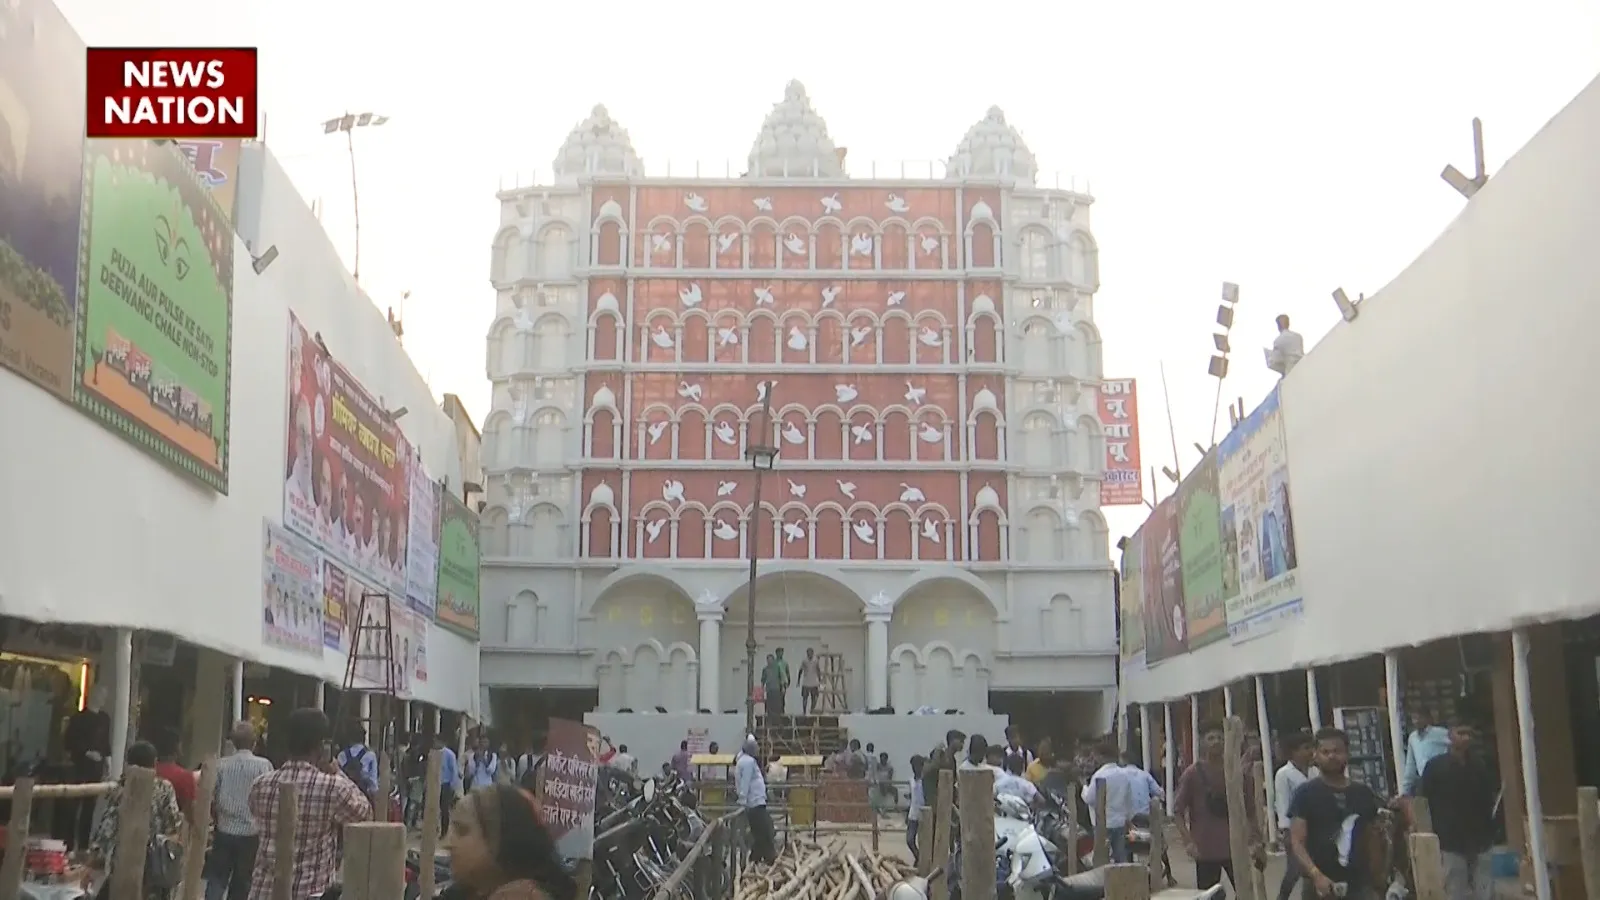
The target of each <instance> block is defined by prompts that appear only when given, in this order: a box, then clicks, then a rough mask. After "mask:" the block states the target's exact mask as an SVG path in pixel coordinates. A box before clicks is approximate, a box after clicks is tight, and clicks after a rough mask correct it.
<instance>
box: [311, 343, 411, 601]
mask: <svg viewBox="0 0 1600 900" xmlns="http://www.w3.org/2000/svg"><path fill="white" fill-rule="evenodd" d="M288 381H289V388H288V393H289V428H288V447H287V450H286V455H285V464H284V472H285V478H284V482H283V524H284V526H285V527H287V528H288V529H289V530H290V531H293V532H294V533H296V534H298V535H300V536H302V537H304V538H306V539H307V540H309V541H311V542H312V543H313V544H315V545H316V546H317V547H319V548H320V549H321V550H322V551H323V552H324V553H327V554H328V555H329V556H331V557H333V558H334V559H336V560H338V561H339V562H340V563H342V564H343V566H344V568H345V569H346V570H347V571H349V572H353V573H355V574H357V575H359V576H361V577H362V578H365V579H367V580H368V581H370V582H372V583H373V584H376V585H379V586H381V587H382V588H383V589H384V590H387V591H391V592H393V593H394V594H395V595H396V596H404V595H405V588H406V562H405V560H406V546H407V543H408V542H409V538H408V533H409V532H410V530H411V483H410V468H411V466H410V462H409V460H410V458H411V448H410V444H409V443H408V442H407V441H406V439H405V436H404V435H403V434H401V432H400V428H399V426H397V425H396V424H395V421H394V418H393V417H392V416H390V415H389V412H388V410H386V409H385V408H384V407H383V405H382V404H381V403H379V402H378V400H377V398H375V397H373V396H372V395H371V394H370V393H368V391H367V390H366V388H364V387H362V386H361V383H360V382H359V381H357V380H356V379H355V377H354V376H353V375H351V374H350V372H349V371H348V370H347V369H345V367H344V366H342V365H340V364H339V363H338V361H337V360H335V359H334V358H333V357H332V356H331V355H330V354H329V352H328V349H327V347H325V346H324V345H323V344H322V343H321V342H320V341H319V340H318V339H317V338H316V337H314V336H313V335H312V334H311V333H310V332H309V331H308V330H307V329H306V327H305V326H304V325H302V324H301V322H300V320H299V319H298V318H296V317H295V315H294V314H293V313H290V315H289V379H288Z"/></svg>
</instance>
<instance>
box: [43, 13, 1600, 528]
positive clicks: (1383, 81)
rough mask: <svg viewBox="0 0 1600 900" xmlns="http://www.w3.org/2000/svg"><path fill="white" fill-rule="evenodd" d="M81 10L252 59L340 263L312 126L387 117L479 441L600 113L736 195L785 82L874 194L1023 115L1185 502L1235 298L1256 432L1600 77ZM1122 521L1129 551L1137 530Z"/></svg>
mask: <svg viewBox="0 0 1600 900" xmlns="http://www.w3.org/2000/svg"><path fill="white" fill-rule="evenodd" d="M57 4H58V5H59V6H60V7H61V9H62V11H63V12H64V13H65V14H66V16H67V18H68V19H69V20H70V21H71V22H72V24H73V25H74V27H76V28H77V30H78V32H79V34H80V35H81V36H82V37H83V38H84V39H85V40H86V41H87V42H88V43H89V44H90V45H91V46H92V45H96V44H114V45H154V46H182V45H195V46H205V45H237V46H258V47H260V48H261V72H260V83H261V91H262V98H261V99H262V106H263V109H264V111H265V113H266V116H267V120H266V133H265V138H266V141H267V143H268V144H269V145H270V146H271V147H272V149H273V152H274V153H275V154H276V155H277V156H278V158H279V159H280V160H282V161H283V163H284V165H285V167H286V168H287V169H288V170H289V171H290V173H291V175H292V176H293V177H294V179H295V182H296V184H297V185H299V187H300V190H301V192H302V193H303V194H304V195H305V196H306V198H307V200H308V202H309V201H312V200H315V201H317V202H318V204H319V206H320V208H321V210H322V212H323V224H324V227H325V228H326V229H327V230H328V233H329V235H330V236H331V238H332V239H333V241H334V243H335V245H336V246H337V247H339V248H340V250H341V252H342V253H344V255H345V259H346V261H347V264H348V263H349V261H350V259H351V255H352V249H353V245H354V241H353V236H352V233H353V229H352V227H351V221H352V217H351V190H350V159H349V157H348V156H347V155H346V152H345V147H344V143H343V141H341V140H339V139H338V138H337V137H333V136H325V135H323V134H322V133H321V129H320V123H321V122H322V121H323V120H325V119H328V118H331V117H333V116H335V115H339V114H341V113H344V112H347V111H349V112H367V111H370V112H376V113H380V114H383V115H387V116H390V117H391V121H390V123H389V124H388V125H385V126H383V127H382V128H376V129H369V130H367V131H364V132H362V133H359V134H358V135H357V136H356V148H355V150H356V161H357V173H358V184H359V193H360V197H361V213H362V216H361V218H362V244H361V256H362V260H361V270H362V284H363V286H364V287H365V288H366V289H367V290H368V292H369V294H370V295H371V296H372V298H373V302H374V303H376V304H378V305H379V306H380V307H384V306H388V305H396V306H399V305H400V304H401V302H402V301H401V295H402V294H403V293H405V292H408V291H409V292H410V297H409V299H408V300H405V301H404V305H403V314H404V318H405V322H406V330H407V335H406V346H407V349H408V350H409V351H410V353H411V354H412V357H413V358H414V359H415V361H416V363H417V367H418V369H419V370H421V371H422V372H423V374H424V375H425V376H426V377H427V378H428V380H429V382H430V383H431V384H432V386H433V388H434V391H435V393H437V394H443V393H444V392H451V393H455V394H458V395H459V396H461V398H462V399H463V400H464V401H465V403H466V405H467V407H468V409H469V410H470V411H471V412H472V414H473V416H474V418H475V419H476V421H478V422H479V423H481V422H482V421H483V419H484V416H485V414H486V413H487V412H488V404H489V383H488V381H487V379H486V378H485V375H484V346H485V335H486V333H487V330H488V327H489V324H490V320H491V318H492V315H493V307H494V291H493V289H492V288H491V287H490V285H489V258H490V244H491V241H492V240H493V237H494V233H495V231H496V226H497V222H498V219H497V214H498V213H497V202H496V200H495V196H494V194H495V191H496V190H497V188H499V187H500V186H501V185H505V186H511V185H512V184H515V183H522V184H527V183H529V182H530V180H531V179H532V178H533V177H534V176H535V173H543V175H544V177H546V178H548V173H549V169H550V161H551V159H552V158H553V157H554V156H555V153H556V150H557V148H559V147H560V145H561V143H562V141H563V140H564V139H565V138H566V135H567V133H568V132H569V131H570V130H571V128H572V127H573V126H574V125H575V124H577V123H578V122H579V121H580V120H582V119H583V118H584V117H585V116H586V115H587V114H588V112H589V110H590V108H591V107H593V106H594V105H595V104H596V103H604V104H605V105H606V106H607V108H608V109H610V111H611V113H612V115H613V116H614V117H615V118H616V119H617V120H618V121H619V122H620V123H621V124H622V125H623V126H624V127H625V128H627V129H628V130H629V132H630V133H631V135H632V137H633V143H634V147H635V149H637V151H638V152H639V154H640V156H641V157H643V158H644V160H645V163H646V166H647V168H648V169H649V170H650V171H651V173H652V174H656V173H664V172H665V170H666V167H667V165H668V163H671V165H672V171H674V172H679V171H692V170H693V166H694V165H695V163H696V162H697V161H698V162H699V163H700V164H701V165H703V166H705V167H707V171H714V172H719V173H720V172H722V171H724V167H725V166H727V165H729V164H730V162H729V161H735V162H732V163H731V164H732V165H734V166H736V167H737V166H739V165H740V162H738V161H742V160H743V159H744V157H745V156H746V155H747V154H748V152H749V149H750V145H751V142H752V141H753V140H754V138H755V136H756V133H757V131H758V129H759V128H760V125H761V122H762V119H763V118H764V117H765V116H766V114H767V112H768V111H769V110H770V109H771V108H772V105H773V104H775V103H777V102H778V101H779V100H780V99H782V96H783V90H784V85H785V84H786V83H787V82H788V81H789V80H790V79H792V78H798V79H800V80H801V81H802V82H803V83H804V84H805V85H806V88H807V90H808V92H809V93H810V95H811V99H812V102H813V104H814V105H815V107H816V109H817V111H818V112H819V113H820V114H821V115H822V116H823V118H824V119H825V120H826V121H827V123H828V127H829V131H830V134H831V136H832V137H833V140H834V142H835V143H836V144H838V145H840V146H846V147H849V148H850V163H851V169H852V170H855V171H858V172H859V171H861V170H862V169H864V168H865V166H866V164H867V163H868V161H872V160H877V161H883V162H885V163H892V164H893V165H895V166H896V167H898V165H899V163H900V161H906V160H909V161H916V160H922V161H927V160H933V159H938V160H943V159H944V158H946V157H947V156H948V155H949V154H950V153H951V152H952V151H953V150H954V149H955V146H956V144H957V142H958V141H959V140H960V139H961V136H962V135H963V134H964V133H965V131H966V129H967V128H968V127H970V126H971V125H972V124H973V123H974V122H976V121H977V120H978V119H979V118H981V117H982V116H983V114H984V112H985V111H986V110H987V109H988V108H989V107H990V106H995V105H998V106H1000V107H1001V108H1002V109H1004V110H1005V112H1006V115H1007V118H1008V120H1009V121H1010V122H1011V123H1012V124H1013V125H1015V126H1017V127H1018V128H1019V129H1020V130H1021V132H1022V133H1023V135H1024V136H1025V137H1026V139H1027V141H1028V144H1029V146H1030V147H1031V148H1032V150H1033V152H1034V153H1035V155H1036V156H1037V157H1038V158H1039V164H1040V167H1041V169H1042V170H1043V171H1044V172H1045V173H1046V174H1044V175H1043V176H1041V179H1040V181H1041V183H1044V184H1054V183H1056V178H1057V175H1056V174H1055V173H1058V172H1059V173H1060V175H1059V178H1060V184H1061V185H1062V186H1067V185H1072V184H1075V185H1076V186H1077V187H1078V188H1080V189H1082V188H1084V187H1085V186H1087V187H1088V189H1089V190H1090V192H1091V193H1092V194H1093V196H1094V198H1095V204H1094V207H1093V210H1092V226H1093V231H1094V234H1095V238H1096V240H1097V241H1098V243H1099V247H1100V276H1101V289H1100V291H1099V293H1098V294H1097V295H1096V296H1095V301H1094V303H1095V306H1094V309H1095V318H1096V322H1097V324H1098V326H1099V327H1100V329H1101V333H1102V335H1103V338H1104V358H1105V374H1106V377H1108V378H1121V377H1132V378H1136V379H1138V381H1139V385H1140V399H1141V409H1140V420H1139V424H1140V429H1141V445H1142V449H1143V454H1144V460H1145V464H1146V465H1147V466H1151V465H1154V466H1161V465H1171V464H1172V462H1173V449H1172V445H1173V443H1174V439H1175V442H1176V444H1177V456H1178V463H1179V468H1180V469H1181V470H1182V471H1188V469H1189V468H1190V467H1191V466H1193V465H1194V463H1195V462H1196V461H1197V460H1198V458H1199V455H1200V454H1199V452H1198V451H1197V450H1196V449H1195V448H1194V447H1193V444H1194V443H1196V442H1198V443H1200V444H1202V445H1209V444H1210V443H1211V440H1212V424H1211V423H1212V417H1213V416H1212V413H1213V409H1214V404H1215V398H1216V395H1217V394H1216V392H1217V382H1216V381H1215V379H1212V378H1211V377H1209V376H1208V375H1207V374H1206V364H1207V360H1208V358H1209V356H1210V354H1211V351H1212V343H1211V337H1210V334H1211V332H1212V331H1213V330H1215V326H1214V316H1215V312H1216V305H1217V301H1218V298H1219V294H1220V291H1221V284H1222V282H1224V281H1231V282H1235V283H1237V284H1238V285H1239V286H1240V304H1239V310H1238V318H1237V320H1236V323H1235V326H1234V331H1233V338H1232V340H1233V346H1234V348H1235V352H1234V364H1233V369H1232V373H1231V374H1230V376H1229V378H1228V380H1227V382H1226V384H1225V385H1224V387H1223V403H1224V404H1226V403H1228V402H1229V401H1230V400H1233V399H1236V398H1239V397H1243V398H1244V401H1245V405H1246V406H1247V407H1253V406H1254V405H1255V404H1256V402H1258V401H1259V400H1260V399H1261V397H1262V396H1263V395H1264V394H1265V393H1266V392H1267V391H1268V390H1269V389H1270V388H1271V386H1272V384H1273V382H1274V381H1275V379H1276V376H1275V375H1274V374H1273V373H1272V372H1269V371H1268V370H1266V369H1265V367H1264V365H1263V363H1262V357H1261V352H1260V349H1259V348H1261V347H1264V346H1266V345H1268V344H1269V343H1270V342H1271V339H1272V337H1273V334H1274V332H1275V330H1276V329H1275V326H1274V325H1273V318H1274V317H1275V316H1276V315H1278V314H1279V313H1284V314H1287V315H1289V316H1290V317H1291V318H1292V320H1293V322H1294V327H1295V329H1296V330H1297V331H1300V332H1301V333H1302V334H1304V335H1305V338H1306V342H1307V346H1308V347H1309V346H1310V345H1311V344H1313V343H1314V342H1315V341H1316V340H1318V339H1320V338H1321V337H1322V335H1323V334H1325V333H1326V332H1327V330H1328V329H1329V328H1330V327H1332V325H1333V324H1334V323H1335V322H1336V321H1337V320H1338V311H1337V309H1336V307H1335V306H1334V304H1333V301H1332V300H1331V299H1330V298H1329V294H1330V292H1331V291H1332V290H1333V289H1334V288H1336V287H1343V288H1344V289H1345V291H1346V292H1348V293H1349V294H1350V296H1351V297H1355V296H1357V295H1358V294H1361V293H1366V294H1372V293H1374V292H1376V291H1378V290H1379V289H1380V288H1382V287H1383V285H1384V284H1386V283H1387V282H1388V281H1390V280H1391V279H1392V278H1393V277H1394V276H1395V275H1396V274H1398V273H1399V272H1400V271H1401V270H1402V269H1403V268H1404V267H1405V266H1406V265H1407V264H1408V263H1409V262H1410V261H1411V260H1413V259H1414V258H1415V257H1416V256H1417V254H1418V253H1420V252H1421V251H1422V250H1423V249H1424V248H1425V247H1426V246H1427V245H1428V244H1429V243H1430V242H1431V241H1432V240H1433V238H1434V237H1435V236H1437V235H1438V233H1439V232H1440V231H1441V230H1443V228H1444V227H1445V226H1446V225H1447V224H1448V223H1449V222H1450V220H1451V219H1452V218H1453V217H1454V216H1455V215H1456V214H1457V213H1459V211H1460V210H1461V208H1462V206H1463V204H1464V203H1465V201H1464V200H1463V199H1462V197H1461V196H1460V195H1459V194H1457V193H1456V192H1455V191H1453V190H1452V189H1451V188H1450V187H1449V186H1448V185H1446V184H1445V183H1444V182H1443V181H1442V180H1441V179H1440V178H1439V171H1440V170H1441V169H1442V168H1443V167H1444V165H1445V164H1446V163H1453V164H1454V165H1456V166H1457V167H1458V168H1460V169H1463V170H1468V171H1470V167H1471V164H1472V145H1471V131H1470V122H1471V119H1472V118H1473V117H1474V116H1478V117H1481V118H1482V119H1483V121H1484V132H1485V144H1486V147H1487V157H1488V162H1489V169H1490V173H1491V177H1492V175H1493V171H1494V170H1495V168H1496V167H1498V166H1499V165H1501V164H1502V163H1503V162H1504V161H1505V159H1506V158H1507V157H1508V156H1510V155H1511V154H1512V153H1514V152H1515V150H1516V149H1517V148H1519V147H1521V146H1522V145H1523V144H1524V143H1526V142H1527V140H1528V139H1529V138H1530V137H1532V136H1533V135H1534V133H1536V132H1537V131H1538V130H1539V128H1541V127H1542V126H1543V125H1544V123H1545V122H1546V121H1548V120H1549V119H1550V117H1551V116H1553V115H1554V114H1555V113H1556V112H1558V111H1559V110H1560V109H1561V108H1562V107H1563V106H1565V105H1566V103H1567V102H1568V101H1569V100H1571V99H1572V98H1573V97H1574V96H1575V95H1576V94H1577V93H1578V92H1579V91H1580V90H1581V89H1582V88H1583V87H1584V86H1585V85H1586V84H1587V83H1588V82H1589V81H1590V80H1591V79H1593V78H1594V77H1595V75H1596V72H1597V71H1600V4H1597V3H1594V2H1592V0H1516V2H1503V0H1455V2H1439V0H1402V2H1396V0H1381V2H1380V0H1347V2H1340V3H1284V2H1281V0H1277V2H1270V0H1238V2H1229V0H1218V2H1214V3H1192V2H1184V0H1152V2H1143V3H1139V2H1128V0H1122V2H1100V3H1073V2H1046V0H1038V2H1016V0H1014V2H1003V0H1001V2H989V3H984V4H968V3H950V4H941V3H938V2H926V0H924V2H919V3H910V2H900V0H893V2H891V0H878V2H875V3H873V2H861V0H857V2H851V3H844V2H837V0H814V2H808V3H803V4H797V5H793V6H791V5H789V4H779V3H773V4H752V3H740V4H717V5H712V4H707V3H694V2H688V3H685V2H680V3H659V2H650V3H646V2H638V0H611V2H606V3H600V4H588V3H550V2H532V3H529V2H518V0H455V2H452V3H449V4H445V5H435V4H423V3H416V4H405V3H400V4H396V3H393V2H383V3H380V2H376V0H316V2H313V0H271V2H268V0H208V2H203V0H162V2H160V3H156V2H153V0H57ZM919 48H920V49H919ZM735 171H737V168H736V169H735ZM236 339H238V337H237V336H236ZM263 339H265V338H263ZM1163 365H1164V367H1165V370H1166V382H1167V387H1168V389H1169V391H1168V397H1170V409H1171V419H1172V422H1173V426H1174V427H1173V429H1172V430H1170V431H1169V429H1168V426H1167V419H1168V413H1167V408H1168V403H1167V402H1166V401H1165V400H1164V397H1163V390H1162V379H1161V374H1162V368H1163ZM1352 375H1353V376H1354V377H1359V373H1352ZM1220 419H1221V422H1220V425H1219V428H1218V434H1217V437H1218V438H1220V437H1221V434H1222V432H1225V431H1226V429H1227V413H1226V409H1225V407H1224V411H1223V412H1222V414H1221V416H1220ZM1157 478H1158V479H1161V476H1159V475H1158V476H1157ZM1149 487H1150V486H1149V485H1147V486H1146V490H1147V492H1148V491H1149ZM1158 487H1159V489H1160V491H1161V496H1163V497H1164V496H1166V495H1167V494H1168V493H1169V492H1170V490H1171V487H1172V486H1171V485H1170V484H1167V483H1166V482H1165V480H1164V479H1161V483H1160V484H1159V485H1158ZM1107 513H1108V515H1107V518H1108V521H1109V523H1110V527H1111V535H1112V539H1113V541H1115V539H1116V538H1117V537H1119V536H1121V535H1125V534H1131V533H1132V532H1133V531H1134V530H1135V529H1136V528H1137V527H1138V525H1139V523H1140V522H1141V521H1142V520H1143V518H1144V515H1145V511H1144V510H1143V509H1142V508H1139V507H1129V508H1120V509H1111V510H1108V511H1107Z"/></svg>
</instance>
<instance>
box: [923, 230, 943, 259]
mask: <svg viewBox="0 0 1600 900" xmlns="http://www.w3.org/2000/svg"><path fill="white" fill-rule="evenodd" d="M921 247H922V252H923V253H926V254H927V255H929V256H932V255H933V254H935V253H937V252H939V239H938V238H936V237H934V236H933V235H931V234H925V235H923V236H922V244H921Z"/></svg>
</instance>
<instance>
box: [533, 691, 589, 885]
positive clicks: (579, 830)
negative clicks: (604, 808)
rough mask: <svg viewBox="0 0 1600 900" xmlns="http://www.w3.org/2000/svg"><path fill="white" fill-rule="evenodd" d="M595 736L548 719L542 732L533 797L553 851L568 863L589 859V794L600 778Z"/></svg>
mask: <svg viewBox="0 0 1600 900" xmlns="http://www.w3.org/2000/svg"><path fill="white" fill-rule="evenodd" d="M599 756H600V732H599V731H596V730H595V729H593V728H590V727H589V726H587V725H583V724H581V723H578V722H571V721H567V720H565V719H551V720H550V721H549V725H548V730H547V731H546V733H545V757H544V764H543V765H541V766H540V767H539V775H538V777H537V779H536V782H535V790H534V793H535V795H537V796H538V798H539V803H540V804H541V805H542V806H543V807H544V815H545V824H546V825H547V826H548V827H549V829H550V833H551V835H552V836H553V837H554V838H555V839H556V853H558V854H560V855H561V856H563V857H565V858H567V859H590V858H592V857H593V855H594V795H595V786H596V785H595V782H596V780H597V779H598V778H599V775H600V767H599V763H598V759H599Z"/></svg>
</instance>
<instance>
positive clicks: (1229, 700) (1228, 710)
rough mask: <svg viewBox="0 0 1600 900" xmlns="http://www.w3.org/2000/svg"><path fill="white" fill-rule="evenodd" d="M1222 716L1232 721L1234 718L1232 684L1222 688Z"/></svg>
mask: <svg viewBox="0 0 1600 900" xmlns="http://www.w3.org/2000/svg"><path fill="white" fill-rule="evenodd" d="M1222 714H1223V715H1225V716H1227V717H1228V718H1230V719H1231V718H1233V685H1231V684H1225V685H1223V686H1222Z"/></svg>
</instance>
